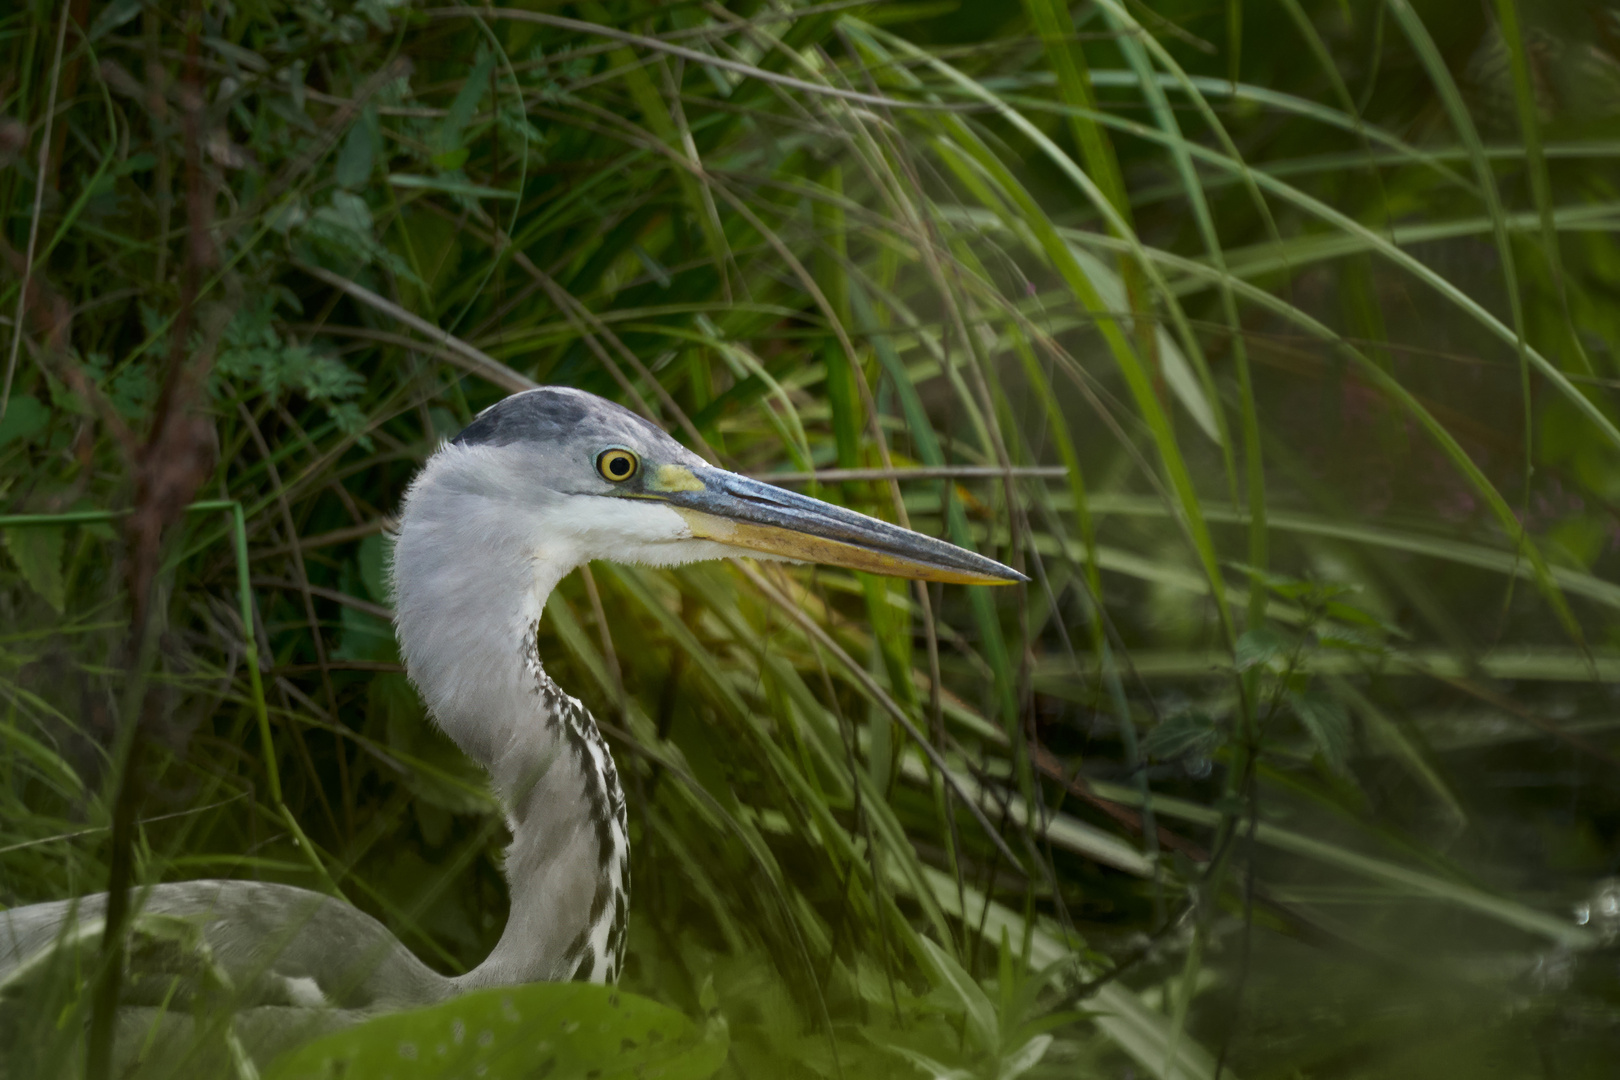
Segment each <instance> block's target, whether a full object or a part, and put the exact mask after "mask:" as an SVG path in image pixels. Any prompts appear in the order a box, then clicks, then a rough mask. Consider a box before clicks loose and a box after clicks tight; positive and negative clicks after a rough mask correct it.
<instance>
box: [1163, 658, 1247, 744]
mask: <svg viewBox="0 0 1620 1080" xmlns="http://www.w3.org/2000/svg"><path fill="white" fill-rule="evenodd" d="M1247 636H1248V635H1247V634H1245V635H1244V637H1247ZM1242 644H1243V638H1239V639H1238V646H1239V647H1240V648H1241V647H1242ZM1223 734H1224V733H1223V732H1222V731H1221V727H1220V725H1219V724H1217V723H1216V722H1215V721H1214V720H1213V719H1211V718H1210V717H1208V716H1205V715H1204V714H1203V713H1194V712H1189V713H1180V714H1178V715H1176V716H1171V717H1167V718H1165V720H1164V722H1163V723H1161V724H1159V725H1158V726H1157V727H1155V728H1154V729H1153V730H1152V731H1150V732H1148V733H1147V737H1146V738H1144V739H1143V740H1142V753H1143V754H1145V755H1147V756H1148V757H1150V758H1155V759H1157V760H1159V761H1173V760H1175V759H1176V758H1184V757H1208V756H1209V755H1210V754H1211V753H1213V752H1214V750H1215V748H1216V747H1217V746H1219V745H1220V742H1221V739H1222V737H1223Z"/></svg>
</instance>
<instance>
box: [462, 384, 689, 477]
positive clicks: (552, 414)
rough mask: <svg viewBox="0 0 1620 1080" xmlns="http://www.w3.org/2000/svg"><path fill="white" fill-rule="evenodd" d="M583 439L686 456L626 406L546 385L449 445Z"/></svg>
mask: <svg viewBox="0 0 1620 1080" xmlns="http://www.w3.org/2000/svg"><path fill="white" fill-rule="evenodd" d="M580 436H587V437H594V438H596V439H598V440H599V441H601V442H602V443H604V444H607V443H621V444H624V445H628V446H632V447H635V448H637V449H640V450H663V451H666V452H668V453H670V456H671V459H672V460H681V459H682V458H683V457H684V456H685V451H684V448H683V447H681V445H680V444H679V443H677V442H676V441H675V440H674V439H671V438H670V437H669V436H668V435H667V434H665V433H664V432H663V431H661V430H660V429H659V428H657V427H654V426H653V425H652V424H649V423H648V422H647V421H645V420H643V419H642V418H641V417H639V416H637V415H636V414H635V413H633V412H631V411H630V410H629V409H626V408H625V407H624V406H622V405H616V404H614V403H613V402H611V401H608V400H607V399H606V398H599V397H597V396H596V395H595V394H589V393H586V392H585V391H584V390H575V389H572V388H570V387H566V386H542V387H539V388H538V389H535V390H525V391H523V392H522V393H518V394H513V395H512V396H511V397H509V398H504V399H502V400H500V401H497V402H496V403H495V404H493V405H491V406H490V407H489V408H487V409H485V410H484V411H483V412H481V413H479V414H478V415H477V416H476V417H474V418H473V422H472V423H470V424H468V425H467V426H466V427H465V428H463V429H462V430H461V434H459V435H457V436H456V437H455V438H454V439H451V440H450V441H451V443H452V444H454V445H456V446H510V445H511V444H513V443H520V442H535V443H558V442H562V441H564V440H568V439H574V438H578V437H580Z"/></svg>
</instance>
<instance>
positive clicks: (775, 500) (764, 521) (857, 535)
mask: <svg viewBox="0 0 1620 1080" xmlns="http://www.w3.org/2000/svg"><path fill="white" fill-rule="evenodd" d="M644 490H645V493H646V496H647V497H651V498H655V499H658V500H659V501H661V502H664V503H667V504H668V505H669V506H670V507H671V508H673V509H674V510H675V512H676V513H678V514H680V515H681V517H683V518H685V519H686V521H687V524H688V525H690V526H691V528H692V535H693V536H694V537H697V538H699V539H704V540H715V541H718V542H719V543H722V544H727V545H729V546H731V547H738V548H745V549H747V550H749V551H758V552H761V553H762V554H767V555H775V556H777V557H779V558H784V559H792V560H794V561H795V562H809V563H824V564H826V565H829V566H844V567H848V568H850V569H851V570H865V571H866V572H868V573H871V574H886V575H888V576H889V577H903V578H916V579H919V580H922V581H945V582H952V583H954V584H958V585H1012V584H1015V583H1017V582H1020V581H1028V580H1029V579H1028V578H1027V577H1025V576H1024V575H1023V574H1020V573H1019V572H1018V571H1016V570H1014V569H1013V568H1012V567H1010V566H1003V565H1001V564H1000V563H998V562H996V561H995V560H994V559H987V558H985V557H984V556H983V555H976V554H974V553H973V552H971V551H968V550H966V549H965V548H959V547H957V546H956V545H955V544H947V543H946V542H945V541H943V540H936V539H934V538H933V537H932V536H924V535H923V534H922V533H917V532H912V531H911V530H910V529H902V528H900V527H899V526H898V525H891V524H889V523H888V522H886V521H879V520H878V519H877V518H872V517H867V516H866V515H865V514H857V513H856V512H855V511H853V510H846V509H844V508H843V507H841V506H834V505H832V504H831V503H824V502H822V501H821V500H820V499H812V498H810V497H809V496H808V495H800V494H799V493H798V492H794V491H787V490H784V489H783V488H779V487H774V486H772V485H770V484H766V483H763V482H761V481H759V480H752V479H749V478H748V477H746V476H738V475H737V474H736V473H731V472H726V471H725V470H723V469H709V468H701V467H698V468H687V467H686V466H684V465H660V466H656V467H655V468H653V469H651V470H649V475H648V476H647V479H646V482H645V486H644Z"/></svg>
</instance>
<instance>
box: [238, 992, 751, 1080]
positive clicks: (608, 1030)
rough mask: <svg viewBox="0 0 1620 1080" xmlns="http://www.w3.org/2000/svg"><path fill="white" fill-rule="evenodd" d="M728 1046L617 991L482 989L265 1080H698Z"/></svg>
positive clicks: (324, 1044)
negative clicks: (644, 1079) (543, 1079)
mask: <svg viewBox="0 0 1620 1080" xmlns="http://www.w3.org/2000/svg"><path fill="white" fill-rule="evenodd" d="M727 1045H728V1039H727V1036H726V1029H725V1025H724V1022H723V1021H720V1020H718V1019H713V1020H711V1021H710V1022H709V1024H708V1027H707V1029H706V1030H704V1029H699V1028H698V1026H697V1025H695V1024H693V1023H692V1021H691V1020H689V1019H687V1018H686V1017H685V1016H682V1015H681V1014H680V1013H678V1012H676V1011H674V1010H673V1009H671V1008H669V1007H668V1006H665V1005H660V1004H658V1003H657V1002H655V1001H650V1000H648V999H647V998H644V997H638V996H636V995H634V994H629V993H625V992H624V991H622V990H619V989H616V988H615V987H611V986H596V985H593V984H590V983H534V984H531V985H528V986H515V987H503V988H499V989H492V990H480V991H477V992H474V993H471V994H465V995H463V996H461V997H458V998H456V999H454V1000H452V1001H447V1002H445V1003H444V1004H442V1005H435V1006H433V1007H431V1008H427V1009H416V1010H412V1011H410V1012H402V1013H394V1014H392V1015H389V1016H382V1017H378V1018H377V1019H375V1020H370V1021H367V1022H366V1023H364V1024H361V1025H359V1026H358V1027H354V1028H350V1029H349V1030H347V1031H340V1032H337V1033H335V1034H332V1035H328V1036H326V1037H325V1038H322V1039H319V1040H317V1041H316V1042H313V1043H311V1044H309V1045H308V1046H304V1047H302V1048H300V1049H298V1050H296V1051H294V1052H292V1053H291V1054H288V1055H287V1056H286V1057H284V1058H281V1059H280V1060H279V1061H277V1062H276V1063H275V1065H274V1066H273V1067H272V1068H271V1069H270V1070H269V1071H268V1072H267V1073H266V1074H265V1080H306V1078H309V1080H314V1078H327V1077H330V1078H333V1080H337V1078H339V1077H341V1078H342V1080H462V1078H464V1077H484V1078H487V1080H520V1078H525V1080H526V1078H528V1077H536V1076H555V1077H581V1078H583V1077H594V1078H597V1080H616V1078H619V1077H624V1078H631V1077H634V1078H638V1080H639V1078H641V1077H654V1076H656V1077H660V1078H662V1080H704V1078H705V1077H709V1076H712V1075H714V1073H715V1072H716V1071H718V1070H719V1068H720V1066H721V1064H723V1063H724V1061H725V1059H726V1048H727Z"/></svg>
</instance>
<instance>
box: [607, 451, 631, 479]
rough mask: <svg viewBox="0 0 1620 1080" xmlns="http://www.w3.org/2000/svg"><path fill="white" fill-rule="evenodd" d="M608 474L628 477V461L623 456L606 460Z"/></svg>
mask: <svg viewBox="0 0 1620 1080" xmlns="http://www.w3.org/2000/svg"><path fill="white" fill-rule="evenodd" d="M608 472H610V473H612V474H613V475H614V476H629V475H630V459H629V458H627V457H625V456H624V455H623V454H619V455H616V456H614V457H610V458H608Z"/></svg>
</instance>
